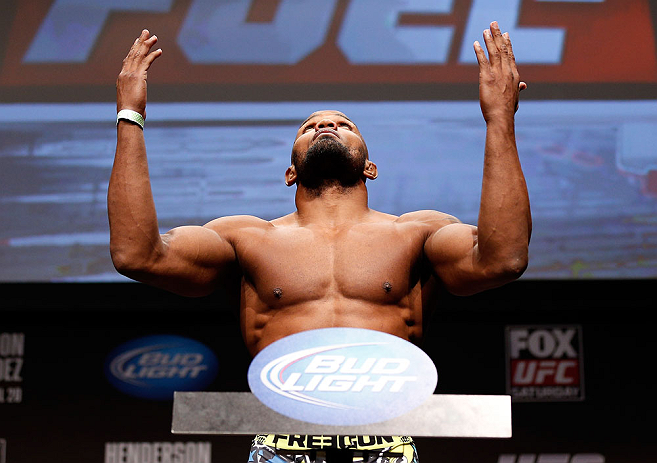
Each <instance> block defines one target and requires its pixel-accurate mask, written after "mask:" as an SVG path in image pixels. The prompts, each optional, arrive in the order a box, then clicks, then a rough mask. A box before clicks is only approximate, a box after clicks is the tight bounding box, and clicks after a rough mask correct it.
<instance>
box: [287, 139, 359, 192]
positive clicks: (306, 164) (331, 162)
mask: <svg viewBox="0 0 657 463" xmlns="http://www.w3.org/2000/svg"><path fill="white" fill-rule="evenodd" d="M356 151H357V152H356V153H354V154H351V153H350V151H349V148H347V147H346V146H345V145H344V144H342V143H340V142H339V141H338V140H336V139H334V138H333V137H328V136H327V137H324V138H322V139H320V140H319V141H318V142H317V143H315V144H314V145H312V146H311V147H310V148H308V151H306V155H305V157H304V158H303V159H298V158H299V156H297V159H295V167H296V171H297V183H298V184H300V185H303V186H304V187H306V188H307V189H308V190H310V191H312V192H315V194H317V195H319V194H321V193H322V192H323V191H324V190H325V189H326V188H329V187H340V188H343V189H349V188H351V187H353V186H355V185H356V184H357V183H358V182H359V181H361V180H362V179H363V170H364V169H365V162H366V161H367V155H366V154H365V153H364V151H363V150H356Z"/></svg>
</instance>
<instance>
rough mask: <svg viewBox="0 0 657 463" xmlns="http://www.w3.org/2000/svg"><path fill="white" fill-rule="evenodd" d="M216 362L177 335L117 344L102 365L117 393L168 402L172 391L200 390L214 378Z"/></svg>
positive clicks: (205, 350)
mask: <svg viewBox="0 0 657 463" xmlns="http://www.w3.org/2000/svg"><path fill="white" fill-rule="evenodd" d="M218 365H219V362H218V360H217V357H216V356H215V355H214V353H213V352H212V351H211V350H210V349H208V348H207V347H206V346H205V345H203V344H201V343H200V342H198V341H195V340H193V339H189V338H184V337H181V336H171V335H160V336H147V337H143V338H139V339H133V340H132V341H129V342H126V343H125V344H121V345H120V346H119V347H117V348H116V349H114V350H113V351H112V352H111V353H110V355H109V356H108V357H107V361H106V362H105V375H106V376H107V379H108V380H109V382H110V383H112V385H113V386H114V387H116V388H117V389H119V390H120V391H121V392H124V393H126V394H129V395H132V396H135V397H141V398H145V399H155V400H172V399H173V392H174V391H200V390H203V389H204V388H205V387H207V386H209V385H210V383H212V381H214V379H215V377H216V376H217V372H218Z"/></svg>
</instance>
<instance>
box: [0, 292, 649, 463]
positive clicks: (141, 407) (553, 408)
mask: <svg viewBox="0 0 657 463" xmlns="http://www.w3.org/2000/svg"><path fill="white" fill-rule="evenodd" d="M0 288H1V290H2V295H3V299H4V301H5V302H4V304H3V310H2V314H1V315H2V322H1V324H0V327H1V331H2V332H22V333H25V357H24V360H25V365H24V370H23V375H22V376H23V382H22V383H20V384H19V385H20V386H22V388H23V401H22V403H20V404H7V403H5V404H1V405H0V413H1V415H0V416H1V417H2V419H0V437H2V438H4V439H5V440H6V441H7V457H8V461H11V462H36V461H50V460H53V459H55V460H62V461H64V459H65V461H80V462H82V461H84V462H91V461H98V462H99V461H103V458H104V456H103V455H104V445H105V443H106V442H160V441H184V442H186V441H210V442H212V452H213V461H214V462H223V461H246V459H247V452H248V447H249V444H250V439H251V437H250V436H237V437H235V436H228V437H224V436H219V437H209V436H172V435H171V434H170V433H169V429H170V423H171V402H168V401H164V402H158V401H150V400H145V399H136V398H133V397H130V396H127V395H125V394H123V393H121V392H119V391H118V390H116V389H114V388H113V387H112V386H111V385H110V383H109V382H108V381H107V379H106V378H105V377H104V374H103V363H104V361H105V358H106V357H107V355H108V353H109V352H110V351H111V350H112V349H114V348H115V347H116V346H117V345H119V344H121V343H123V342H126V341H128V340H130V339H134V338H138V337H142V336H147V335H151V334H175V335H180V336H185V337H189V338H192V339H196V340H198V341H200V342H202V343H204V344H205V345H207V346H208V347H209V348H210V349H212V350H213V351H214V352H215V353H216V355H217V356H218V358H219V364H220V367H219V375H218V376H217V379H216V380H215V382H214V383H213V384H212V385H211V386H210V387H209V388H208V390H211V391H247V390H248V385H247V384H246V371H247V368H248V364H249V361H250V358H249V355H248V353H247V352H246V350H245V348H244V347H243V343H242V339H241V335H240V331H239V326H238V323H237V320H236V319H235V317H234V315H233V313H232V312H231V311H230V310H228V309H227V308H225V307H222V302H221V299H220V298H219V297H218V296H209V297H205V298H199V299H186V298H182V297H177V296H173V295H171V294H168V293H165V292H162V291H160V290H156V289H153V288H150V287H147V286H145V285H141V284H130V283H127V284H5V285H2V286H1V287H0ZM653 292H654V282H653V281H651V280H645V281H627V280H626V281H604V282H599V281H580V282H577V281H551V282H526V281H519V282H515V283H513V284H510V285H507V286H506V287H503V288H499V289H496V290H491V291H487V292H484V293H481V294H479V295H475V296H471V297H467V298H461V297H454V296H447V297H446V298H445V299H444V301H443V302H442V303H441V307H440V308H438V309H437V311H436V312H435V313H434V315H433V317H432V319H431V322H430V326H429V331H428V333H427V336H426V339H425V342H424V345H423V348H424V349H425V351H426V352H427V353H428V354H429V355H430V357H431V358H432V359H433V361H434V363H435V364H436V366H437V369H438V374H439V381H438V387H437V390H436V392H437V393H441V394H505V393H506V391H505V350H504V349H505V348H504V329H505V327H506V326H508V325H526V324H531V325H533V324H548V325H549V324H555V325H561V324H578V325H580V326H581V327H582V333H583V340H584V343H583V350H584V355H583V360H584V375H585V400H584V401H581V402H546V403H514V404H513V437H512V438H511V439H501V440H474V439H430V438H420V439H417V445H418V451H419V453H420V456H421V458H422V461H423V462H434V461H435V462H496V461H497V459H498V457H499V455H502V454H541V453H550V454H578V453H595V454H600V455H602V456H604V458H605V461H606V462H623V463H625V462H649V461H654V456H653V454H654V451H655V443H654V437H653V431H654V424H653V417H654V411H655V409H654V408H655V407H654V398H653V376H654V374H653V370H654V354H655V347H656V342H655V340H654V336H653V331H654V327H653V324H652V323H651V318H650V317H649V313H650V311H651V309H653V310H654V307H653V306H654V297H653Z"/></svg>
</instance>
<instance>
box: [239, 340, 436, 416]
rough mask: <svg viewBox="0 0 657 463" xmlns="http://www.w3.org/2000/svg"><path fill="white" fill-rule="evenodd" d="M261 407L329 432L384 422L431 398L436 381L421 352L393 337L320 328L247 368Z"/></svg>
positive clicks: (270, 349) (279, 345)
mask: <svg viewBox="0 0 657 463" xmlns="http://www.w3.org/2000/svg"><path fill="white" fill-rule="evenodd" d="M248 379H249V386H250V387H251V391H253V393H254V394H255V396H256V397H258V399H260V401H261V402H263V403H264V404H265V405H267V406H268V407H269V408H271V409H273V410H275V411H277V412H278V413H281V414H283V415H285V416H288V417H290V418H294V419H297V420H301V421H307V422H311V423H317V424H326V425H338V426H339V425H344V426H350V425H362V424H370V423H377V422H381V421H386V420H389V419H392V418H395V417H397V416H400V415H403V414H404V413H406V412H408V411H410V410H412V409H414V408H416V407H417V406H419V405H421V404H422V403H423V402H424V401H425V400H426V399H427V398H428V397H429V396H430V395H431V394H433V392H434V390H435V388H436V384H437V382H438V373H437V372H436V367H435V366H434V364H433V362H432V361H431V359H430V358H429V356H427V355H426V354H425V353H424V352H423V351H422V350H421V349H420V348H418V347H416V346H414V345H413V344H411V343H410V342H408V341H405V340H403V339H401V338H399V337H397V336H393V335H390V334H387V333H382V332H379V331H372V330H364V329H358V328H324V329H319V330H312V331H304V332H302V333H297V334H294V335H292V336H288V337H286V338H283V339H281V340H279V341H276V342H275V343H273V344H271V345H269V346H267V347H266V348H265V349H263V350H262V351H261V352H260V353H259V354H258V355H257V356H256V357H255V359H254V360H253V362H252V363H251V366H250V367H249V374H248Z"/></svg>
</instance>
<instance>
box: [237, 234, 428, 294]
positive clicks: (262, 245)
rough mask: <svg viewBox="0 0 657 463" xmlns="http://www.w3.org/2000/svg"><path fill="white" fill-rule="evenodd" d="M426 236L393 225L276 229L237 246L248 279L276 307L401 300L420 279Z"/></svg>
mask: <svg viewBox="0 0 657 463" xmlns="http://www.w3.org/2000/svg"><path fill="white" fill-rule="evenodd" d="M423 243H424V241H423V239H422V236H421V234H420V233H418V232H416V231H414V230H412V229H408V228H407V229H400V227H395V226H392V225H390V224H386V225H372V226H355V227H350V228H343V229H335V230H321V229H312V228H310V229H309V228H299V227H294V228H282V229H273V230H271V231H269V232H266V233H263V234H262V235H261V236H259V237H257V238H255V239H250V240H248V241H246V242H242V243H241V245H240V246H237V247H236V249H237V253H238V258H239V261H240V265H241V266H242V270H243V272H244V275H245V279H246V280H247V282H248V283H249V284H251V285H252V286H253V288H254V289H255V291H256V292H257V293H258V295H259V297H260V299H262V300H263V302H265V303H267V304H270V305H276V303H277V302H280V303H284V304H285V305H288V304H294V303H300V302H304V301H308V300H315V299H327V298H331V297H346V298H352V299H364V300H368V301H371V302H379V303H396V302H397V301H399V300H400V299H401V298H403V297H405V296H406V295H407V294H408V293H409V291H410V288H412V287H413V286H414V285H415V284H416V283H417V281H418V280H419V278H420V266H421V261H422V256H423V252H422V250H423Z"/></svg>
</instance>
